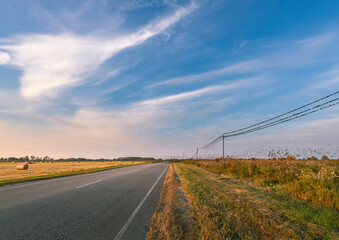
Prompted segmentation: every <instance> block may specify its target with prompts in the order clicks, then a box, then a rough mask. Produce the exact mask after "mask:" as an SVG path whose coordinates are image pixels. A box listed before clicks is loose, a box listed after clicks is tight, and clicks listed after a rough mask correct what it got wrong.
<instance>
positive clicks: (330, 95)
mask: <svg viewBox="0 0 339 240" xmlns="http://www.w3.org/2000/svg"><path fill="white" fill-rule="evenodd" d="M338 93H339V91H337V92H335V93H332V94H329V95H327V96H325V97H322V98H320V99H318V100H315V101H313V102H310V103H308V104H305V105H303V106H301V107H298V108H295V109H293V110H291V111H288V112H286V113H283V114H280V115H278V116H275V117H273V118H270V119H267V120H265V121H262V122H259V123H256V124H253V125H250V126H248V127H245V128H240V129H238V130H234V131H231V132H227V133H224V134H229V133H235V132H239V131H242V130H246V129H248V128H251V127H255V126H258V125H260V124H262V123H266V122H269V121H271V120H274V119H277V118H280V117H282V116H285V115H287V114H290V113H292V112H295V111H298V110H300V109H302V108H304V107H308V106H310V105H312V104H314V103H317V102H320V101H322V100H324V99H326V98H330V97H332V96H334V95H336V94H338Z"/></svg>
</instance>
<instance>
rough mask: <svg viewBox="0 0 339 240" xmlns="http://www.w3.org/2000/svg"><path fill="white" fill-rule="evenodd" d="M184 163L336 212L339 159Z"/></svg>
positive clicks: (240, 160) (338, 193)
mask: <svg viewBox="0 0 339 240" xmlns="http://www.w3.org/2000/svg"><path fill="white" fill-rule="evenodd" d="M186 164H192V165H195V166H198V167H201V168H205V169H208V170H209V171H211V172H215V173H220V174H225V175H229V176H232V177H235V178H238V179H243V180H247V181H251V182H253V183H254V184H256V185H259V186H262V187H268V188H275V189H277V190H282V191H285V192H287V193H289V194H291V195H292V196H294V197H297V198H299V199H303V200H306V201H310V202H313V203H315V204H318V205H321V206H326V207H334V208H336V209H339V190H338V189H339V178H338V176H339V160H286V159H280V160H273V159H272V160H265V159H251V160H247V159H225V160H199V161H186Z"/></svg>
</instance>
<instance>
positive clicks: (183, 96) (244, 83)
mask: <svg viewBox="0 0 339 240" xmlns="http://www.w3.org/2000/svg"><path fill="white" fill-rule="evenodd" d="M254 80H256V79H255V78H253V79H247V80H240V81H237V82H233V83H230V84H223V85H215V86H209V87H204V88H201V89H198V90H194V91H189V92H184V93H179V94H174V95H170V96H166V97H161V98H156V99H151V100H147V101H144V102H142V103H141V104H142V105H163V104H167V103H173V102H178V101H183V100H187V99H191V98H196V97H199V96H203V95H207V94H213V93H217V92H220V91H225V90H230V89H234V88H239V87H248V86H250V85H252V84H253V83H254Z"/></svg>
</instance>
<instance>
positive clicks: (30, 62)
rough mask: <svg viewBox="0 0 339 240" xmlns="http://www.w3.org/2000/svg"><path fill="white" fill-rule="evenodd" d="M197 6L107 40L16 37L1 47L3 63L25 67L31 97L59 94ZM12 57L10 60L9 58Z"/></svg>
mask: <svg viewBox="0 0 339 240" xmlns="http://www.w3.org/2000/svg"><path fill="white" fill-rule="evenodd" d="M194 8H195V5H194V4H192V5H190V6H189V7H188V8H179V9H177V10H176V11H175V12H174V14H172V15H169V16H167V17H165V18H162V19H158V20H157V21H154V22H152V23H150V24H149V25H147V26H146V27H144V28H142V29H141V30H140V31H138V32H136V33H132V34H129V35H125V36H118V37H115V38H114V39H104V38H98V37H93V36H79V35H75V34H70V33H64V34H60V35H47V34H44V35H43V34H33V35H25V36H21V37H16V38H13V39H12V40H11V42H10V43H8V44H6V45H0V49H2V50H5V51H7V52H8V53H9V55H8V53H5V52H0V64H5V63H6V64H10V65H12V66H16V67H18V68H20V69H22V70H23V75H22V77H21V79H20V82H21V93H22V95H23V96H25V97H27V98H36V97H40V96H51V95H55V94H56V93H58V91H60V90H61V89H63V88H64V87H71V86H74V85H78V84H80V83H81V82H83V81H84V80H85V79H86V78H87V77H88V76H89V75H90V74H91V73H92V72H93V71H94V70H95V69H97V68H98V67H99V66H100V65H101V64H102V63H103V62H105V61H106V60H107V59H109V58H111V57H113V56H114V55H116V54H117V53H118V52H120V51H122V50H123V49H125V48H128V47H131V46H136V45H139V44H141V43H143V42H144V41H145V40H147V39H148V38H150V37H152V36H155V35H157V34H159V33H161V32H162V31H164V30H165V29H166V28H168V27H170V26H171V25H172V24H174V23H176V22H177V21H179V20H180V19H181V18H182V17H183V16H185V15H187V14H188V13H190V12H191V11H192V10H193V9H194ZM9 57H10V59H9Z"/></svg>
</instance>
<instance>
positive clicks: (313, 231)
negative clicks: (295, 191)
mask: <svg viewBox="0 0 339 240" xmlns="http://www.w3.org/2000/svg"><path fill="white" fill-rule="evenodd" d="M175 166H176V169H177V171H178V174H179V176H180V178H181V180H182V184H183V187H184V190H185V193H186V194H187V196H188V199H189V203H190V206H191V209H192V217H193V223H194V225H193V226H192V233H194V234H193V235H191V236H190V238H189V239H211V240H212V239H213V240H217V239H338V237H339V225H338V221H337V219H338V218H339V214H338V211H337V210H335V209H333V208H328V207H324V206H317V205H314V204H312V203H311V202H307V201H304V200H301V199H294V198H291V197H290V195H288V194H284V193H282V192H279V191H278V190H276V189H267V188H266V187H261V186H257V185H254V184H253V183H251V182H247V181H243V180H240V179H235V178H232V177H229V176H225V175H219V174H214V173H212V172H209V171H206V170H204V169H201V168H198V167H195V166H192V165H188V164H175Z"/></svg>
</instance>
